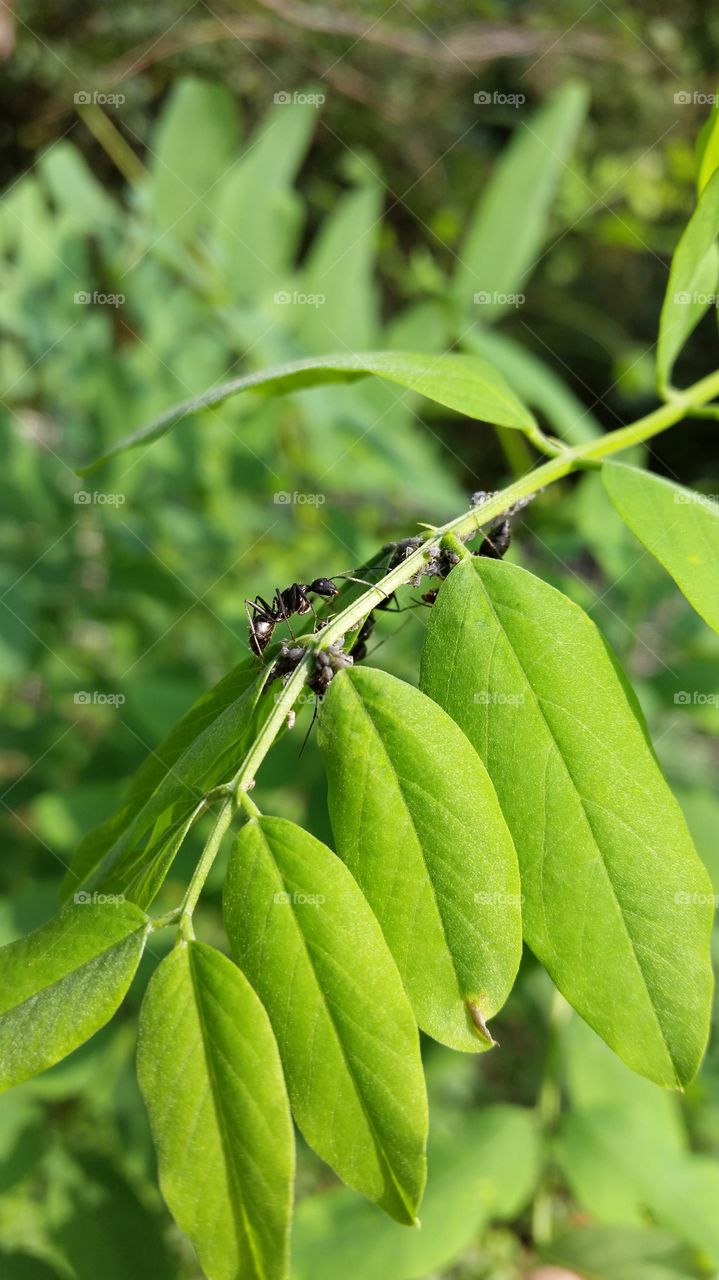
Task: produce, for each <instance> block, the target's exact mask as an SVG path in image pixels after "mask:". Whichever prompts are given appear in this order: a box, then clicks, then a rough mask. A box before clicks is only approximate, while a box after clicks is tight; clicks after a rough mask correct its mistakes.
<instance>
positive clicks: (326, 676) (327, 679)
mask: <svg viewBox="0 0 719 1280" xmlns="http://www.w3.org/2000/svg"><path fill="white" fill-rule="evenodd" d="M353 662H354V658H353V657H352V655H351V654H350V653H345V652H344V649H343V648H342V645H341V644H339V643H338V644H330V645H328V646H327V648H326V649H319V650H318V651H317V653H316V654H315V664H314V669H313V671H312V674H311V675H310V678H309V680H308V681H307V684H308V687H309V688H310V689H311V690H312V692H313V693H316V694H317V697H318V698H322V697H324V695H325V694H326V692H327V690H328V688H329V686H330V683H331V682H332V680H333V679H334V677H335V676H336V675H337V673H338V672H339V671H344V669H345V667H351V666H352V663H353ZM315 710H316V708H315Z"/></svg>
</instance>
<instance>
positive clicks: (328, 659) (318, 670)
mask: <svg viewBox="0 0 719 1280" xmlns="http://www.w3.org/2000/svg"><path fill="white" fill-rule="evenodd" d="M343 644H344V636H343V637H342V638H341V639H340V640H338V641H337V643H336V644H330V645H328V646H327V648H326V649H319V650H318V651H317V652H316V653H315V661H314V667H313V669H312V672H311V674H310V677H309V679H308V681H307V687H308V688H309V689H311V690H312V692H313V693H314V694H315V709H314V711H313V713H312V719H311V721H310V727H309V729H308V730H307V733H306V734H305V740H304V742H303V743H302V746H301V747H300V755H302V752H303V751H304V749H305V747H306V746H307V740H308V738H309V736H310V734H311V732H312V726H313V724H314V722H315V720H316V719H317V707H318V705H319V702H320V699H322V698H324V696H325V694H326V692H327V690H328V689H329V687H330V684H331V683H332V680H333V679H334V677H335V676H336V675H337V673H338V672H339V671H344V669H345V667H351V666H352V663H353V661H354V659H353V657H352V654H351V653H345V651H344V649H343V648H342V646H343Z"/></svg>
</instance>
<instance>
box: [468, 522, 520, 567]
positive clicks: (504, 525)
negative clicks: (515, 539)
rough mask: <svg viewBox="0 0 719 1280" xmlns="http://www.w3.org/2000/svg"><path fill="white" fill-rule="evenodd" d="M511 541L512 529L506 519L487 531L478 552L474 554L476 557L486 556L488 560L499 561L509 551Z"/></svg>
mask: <svg viewBox="0 0 719 1280" xmlns="http://www.w3.org/2000/svg"><path fill="white" fill-rule="evenodd" d="M511 541H512V528H511V525H510V523H509V520H508V519H506V518H505V519H503V520H499V521H498V522H497V524H495V525H493V526H492V528H491V529H490V530H489V533H488V534H487V536H486V538H485V539H484V542H483V543H482V545H481V547H480V548H479V551H477V552H476V553H475V554H476V555H478V556H488V557H489V558H490V560H501V559H502V557H503V556H504V555H505V554H506V552H507V551H508V550H509V545H510V543H511Z"/></svg>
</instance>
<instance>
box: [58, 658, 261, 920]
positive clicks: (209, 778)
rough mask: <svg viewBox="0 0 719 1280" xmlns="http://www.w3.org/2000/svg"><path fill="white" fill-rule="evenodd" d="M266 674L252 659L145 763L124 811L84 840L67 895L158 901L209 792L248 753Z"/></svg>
mask: <svg viewBox="0 0 719 1280" xmlns="http://www.w3.org/2000/svg"><path fill="white" fill-rule="evenodd" d="M265 679H266V672H265V673H264V674H260V675H259V676H258V665H257V662H256V660H255V659H250V660H249V661H247V662H244V663H240V665H239V666H237V667H235V668H234V670H233V671H231V672H230V673H229V675H227V676H225V677H224V678H223V679H222V680H221V681H220V682H219V684H217V685H215V687H214V688H213V689H211V690H209V692H208V693H205V694H203V696H202V697H201V698H199V699H198V701H197V702H196V703H195V704H194V706H192V707H191V708H190V710H189V711H188V712H187V714H186V715H185V716H183V717H182V719H181V720H180V721H178V723H177V725H176V726H175V728H174V729H173V730H172V732H171V733H170V734H169V736H168V737H167V738H166V740H165V742H164V743H162V745H161V746H159V747H158V748H157V750H156V751H153V752H151V754H150V755H149V756H148V757H147V759H146V760H145V762H144V764H143V765H141V767H140V769H139V770H138V772H137V773H136V774H135V777H134V778H133V781H132V783H131V785H130V789H129V792H128V797H127V801H126V802H125V804H124V805H123V807H122V809H120V810H119V812H118V813H116V814H115V815H114V816H113V817H111V818H109V819H107V821H105V822H103V823H102V824H101V825H100V826H99V827H96V828H94V830H92V831H91V832H89V834H88V835H87V836H86V837H85V839H84V840H83V841H82V842H81V844H80V845H79V846H78V849H77V851H76V854H75V857H74V859H73V862H72V865H71V867H70V871H69V872H68V875H67V876H66V877H65V886H64V887H65V892H66V894H70V893H74V892H75V891H76V890H77V889H78V888H79V887H80V886H81V885H85V886H87V885H89V886H91V887H92V888H97V887H101V888H102V890H103V891H104V892H112V893H123V894H124V895H125V897H127V898H131V899H132V900H133V901H136V902H137V903H138V904H139V905H140V906H142V907H147V906H149V905H150V903H151V902H152V900H153V899H154V897H155V895H156V894H157V892H158V890H159V888H160V886H161V885H162V883H163V880H164V878H165V876H166V875H167V872H168V870H169V868H170V866H171V864H172V860H173V858H174V856H175V854H176V852H177V849H178V847H179V844H180V843H181V840H182V838H183V836H184V834H185V830H186V823H187V822H188V820H189V819H190V817H191V815H192V813H193V810H194V809H195V807H196V805H197V803H198V801H199V800H200V798H201V796H202V795H203V793H204V792H205V791H207V790H208V789H209V788H211V787H213V786H215V785H216V784H217V783H219V782H221V781H222V780H223V778H225V777H226V776H227V774H228V773H229V772H230V771H231V770H232V769H233V768H234V767H235V766H236V765H237V764H238V763H239V762H240V760H241V759H242V756H243V754H244V752H245V749H246V747H247V746H248V745H249V742H250V741H251V739H252V736H253V732H254V730H255V727H256V724H257V719H256V715H257V703H258V699H259V695H260V693H261V692H262V688H263V685H264V681H265Z"/></svg>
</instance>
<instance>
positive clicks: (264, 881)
mask: <svg viewBox="0 0 719 1280" xmlns="http://www.w3.org/2000/svg"><path fill="white" fill-rule="evenodd" d="M320 890H321V892H319V891H320ZM224 912H225V922H226V926H227V933H228V936H229V938H230V942H231V943H232V950H233V954H234V956H235V959H236V960H237V963H238V964H239V966H240V968H241V969H242V970H243V972H244V973H245V974H246V976H247V978H248V979H249V980H250V982H251V983H252V985H253V987H254V988H255V990H256V991H257V993H258V995H259V996H260V998H261V999H262V1001H263V1003H264V1005H265V1008H266V1009H267V1012H268V1014H269V1016H270V1020H271V1022H272V1025H273V1027H274V1030H275V1034H276V1036H277V1041H278V1044H279V1049H280V1054H281V1056H282V1061H283V1064H284V1068H285V1075H286V1079H287V1088H288V1090H289V1095H290V1100H291V1102H292V1107H293V1111H294V1114H295V1118H296V1120H297V1123H298V1124H299V1125H300V1128H301V1129H302V1132H303V1133H304V1135H305V1137H306V1138H307V1141H308V1142H309V1143H310V1144H311V1145H312V1146H313V1147H314V1148H315V1150H316V1151H317V1152H318V1154H319V1155H321V1156H322V1157H323V1158H324V1159H325V1160H326V1161H327V1162H328V1163H329V1164H331V1165H332V1167H333V1168H334V1169H335V1171H336V1172H337V1173H338V1174H339V1175H340V1177H341V1178H343V1179H344V1180H345V1182H348V1183H349V1184H350V1185H351V1186H353V1187H355V1188H356V1189H357V1190H358V1191H362V1192H363V1193H364V1194H365V1195H367V1196H369V1198H370V1199H372V1200H376V1201H378V1202H379V1204H380V1205H381V1206H382V1208H384V1209H386V1210H387V1212H388V1213H390V1214H391V1215H392V1216H393V1217H395V1218H397V1219H398V1220H399V1221H400V1222H405V1223H407V1222H409V1223H412V1222H414V1220H415V1214H416V1210H417V1206H418V1204H419V1201H420V1199H421V1196H422V1191H423V1188H424V1179H425V1156H424V1148H425V1142H426V1137H427V1103H426V1098H425V1089H424V1075H423V1072H422V1061H421V1057H420V1052H419V1036H418V1033H417V1026H416V1023H415V1020H414V1016H413V1014H412V1009H411V1006H410V1004H409V1001H408V999H407V996H406V995H405V992H404V988H403V986H402V981H401V979H400V976H399V973H398V972H397V968H396V966H395V963H394V961H393V959H392V956H391V954H390V952H389V949H388V947H387V944H386V942H385V940H384V938H383V936H382V930H381V929H380V927H379V925H378V923H377V921H376V919H375V918H374V916H373V915H372V912H371V910H370V908H369V906H368V904H367V902H366V901H365V899H364V898H363V896H362V894H361V892H360V890H359V889H358V887H357V885H356V884H355V882H354V880H353V879H352V876H351V875H350V873H349V871H348V870H347V868H346V867H345V866H344V865H343V863H342V862H340V860H339V858H337V857H336V856H335V854H333V853H332V852H331V850H329V849H328V848H327V846H326V845H324V844H321V842H320V841H319V840H316V839H315V837H314V836H312V835H309V834H308V832H306V831H303V830H302V829H301V828H300V827H297V826H295V825H294V824H293V823H291V822H287V821H285V820H284V819H281V818H264V817H263V818H259V819H253V820H252V821H250V822H248V823H247V824H246V825H245V826H244V827H243V829H242V831H241V832H240V835H239V837H238V840H237V844H236V846H235V850H234V852H233V855H232V858H231V860H230V865H229V868H228V872H227V879H226V882H225V890H224Z"/></svg>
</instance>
